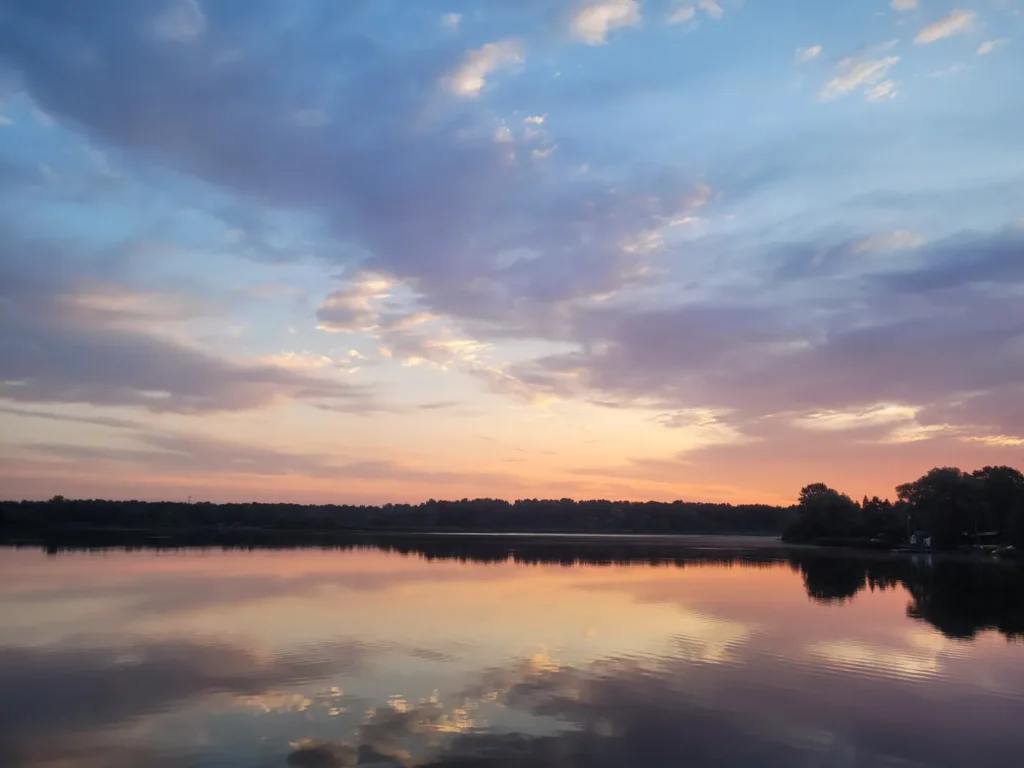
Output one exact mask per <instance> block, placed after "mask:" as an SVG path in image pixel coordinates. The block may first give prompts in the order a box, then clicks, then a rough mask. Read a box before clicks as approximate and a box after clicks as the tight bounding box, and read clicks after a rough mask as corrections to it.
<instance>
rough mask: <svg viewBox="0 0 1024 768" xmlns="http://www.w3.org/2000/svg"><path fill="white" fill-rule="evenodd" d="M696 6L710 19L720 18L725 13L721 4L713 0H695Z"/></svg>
mask: <svg viewBox="0 0 1024 768" xmlns="http://www.w3.org/2000/svg"><path fill="white" fill-rule="evenodd" d="M697 7H698V8H700V9H701V10H702V11H704V13H706V14H707V15H708V16H709V17H711V18H712V19H720V18H722V16H723V15H724V14H725V11H724V10H722V6H720V5H719V4H718V3H717V2H715V0H697Z"/></svg>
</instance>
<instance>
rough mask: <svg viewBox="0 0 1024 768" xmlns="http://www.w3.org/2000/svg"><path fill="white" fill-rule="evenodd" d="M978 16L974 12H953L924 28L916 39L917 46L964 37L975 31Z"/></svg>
mask: <svg viewBox="0 0 1024 768" xmlns="http://www.w3.org/2000/svg"><path fill="white" fill-rule="evenodd" d="M977 18H978V15H977V14H976V13H974V12H973V11H952V12H951V13H949V14H947V15H946V16H943V17H942V18H941V19H939V20H938V21H935V22H932V23H931V24H929V25H928V26H926V27H924V28H923V29H922V30H921V31H920V32H918V33H917V36H916V37H915V38H914V44H915V45H929V44H931V43H935V42H938V41H939V40H943V39H945V38H947V37H952V36H953V35H962V34H965V33H967V32H972V31H973V30H974V29H975V26H976V21H977Z"/></svg>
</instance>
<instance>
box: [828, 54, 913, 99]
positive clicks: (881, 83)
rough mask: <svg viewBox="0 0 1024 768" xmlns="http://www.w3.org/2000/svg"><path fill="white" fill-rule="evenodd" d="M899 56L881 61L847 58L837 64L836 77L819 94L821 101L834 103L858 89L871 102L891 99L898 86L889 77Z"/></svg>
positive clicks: (888, 57)
mask: <svg viewBox="0 0 1024 768" xmlns="http://www.w3.org/2000/svg"><path fill="white" fill-rule="evenodd" d="M899 60H900V57H899V56H885V57H883V58H881V59H867V60H859V59H855V58H846V59H843V60H842V61H840V62H839V63H838V64H836V73H835V76H834V77H833V78H832V79H831V80H829V81H828V82H827V83H826V84H825V87H824V88H822V89H821V91H820V92H819V93H818V99H819V100H821V101H834V100H835V99H838V98H839V97H841V96H846V95H847V94H850V93H852V92H854V91H856V90H858V89H863V90H864V93H865V97H866V98H867V99H868V100H869V101H878V100H879V99H882V98H891V97H892V96H893V95H894V94H895V88H896V85H895V83H893V82H892V81H891V80H889V79H888V77H889V70H890V69H892V68H893V67H894V66H896V64H898V63H899Z"/></svg>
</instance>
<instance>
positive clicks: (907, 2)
mask: <svg viewBox="0 0 1024 768" xmlns="http://www.w3.org/2000/svg"><path fill="white" fill-rule="evenodd" d="M889 5H890V6H891V7H892V9H893V10H894V11H896V13H903V12H905V11H912V10H914V9H915V8H917V0H892V2H891V3H889Z"/></svg>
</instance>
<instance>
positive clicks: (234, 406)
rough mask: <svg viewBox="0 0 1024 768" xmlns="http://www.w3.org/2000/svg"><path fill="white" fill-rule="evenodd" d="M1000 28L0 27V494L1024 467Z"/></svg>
mask: <svg viewBox="0 0 1024 768" xmlns="http://www.w3.org/2000/svg"><path fill="white" fill-rule="evenodd" d="M1022 73H1024V0H956V2H953V3H950V2H946V1H945V0H891V2H890V0H858V2H838V1H836V2H831V1H830V2H823V1H822V0H779V1H778V2H767V1H766V0H717V1H716V0H593V1H591V2H578V1H577V0H477V1H475V2H470V1H469V0H247V1H246V2H227V1H226V0H221V1H215V0H152V1H151V0H102V1H101V2H100V1H98V2H82V0H0V498H23V497H26V498H36V497H42V498H45V497H48V496H51V495H53V494H57V493H61V494H64V495H67V496H89V497H95V496H102V497H112V498H154V499H155V498H168V499H182V500H184V499H186V498H188V497H190V496H191V497H192V498H193V499H209V500H217V501H219V500H260V501H272V500H295V501H303V502H307V501H308V502H325V501H331V502H338V503H343V502H386V501H421V500H425V499H427V498H430V497H434V498H462V497H476V496H497V497H505V498H516V497H563V496H570V497H574V498H595V497H599V498H619V499H675V498H684V499H689V500H708V501H736V502H747V501H765V502H773V503H774V502H778V503H789V502H791V501H792V500H794V499H795V497H796V494H797V492H798V491H799V489H800V487H801V486H802V485H804V484H806V483H809V482H815V481H821V482H827V483H829V484H830V485H833V486H835V487H837V488H839V489H840V490H843V491H845V492H848V493H850V494H852V495H854V496H860V495H862V494H865V493H867V494H879V495H882V496H890V497H891V496H892V495H893V487H894V486H895V485H896V484H897V483H900V482H904V481H907V480H911V479H914V478H916V477H917V476H919V475H920V474H922V473H923V472H924V471H926V470H927V469H929V468H931V467H932V466H936V465H958V466H961V467H962V468H965V469H973V468H975V467H980V466H983V465H986V464H1011V465H1016V466H1018V467H1019V466H1021V465H1022V464H1024V130H1022V128H1021V126H1022V125H1024V95H1022V87H1024V86H1022V83H1024V75H1022Z"/></svg>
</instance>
